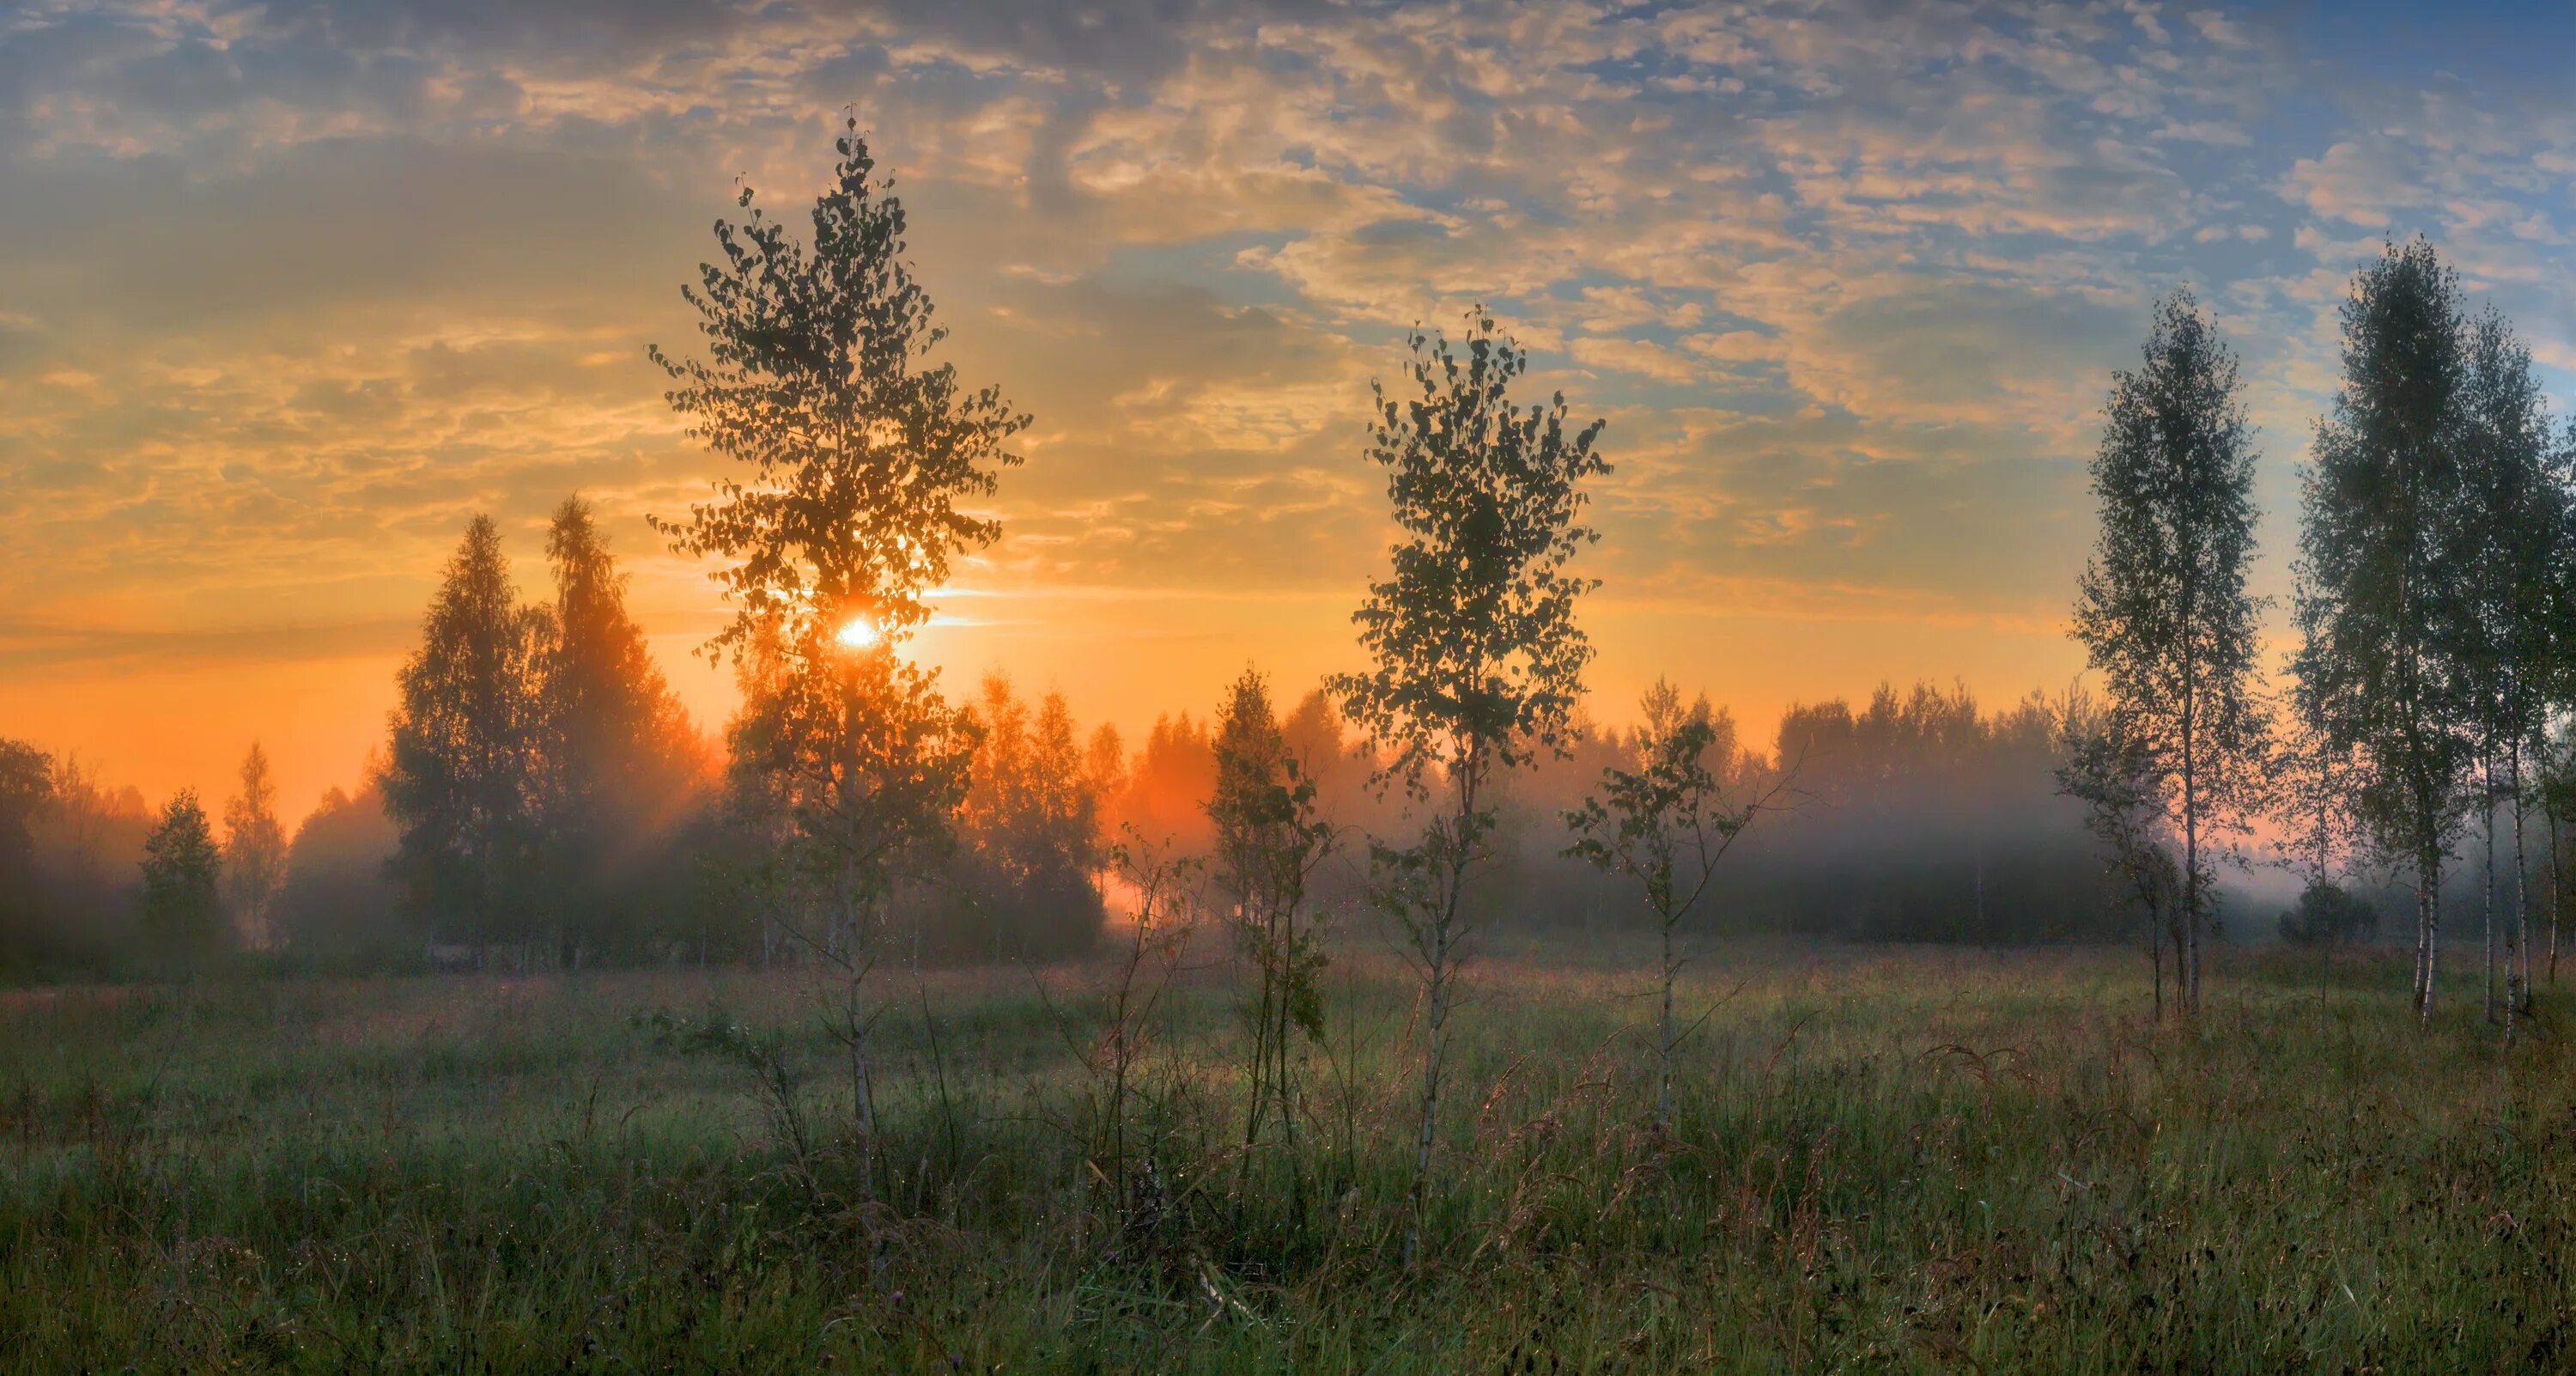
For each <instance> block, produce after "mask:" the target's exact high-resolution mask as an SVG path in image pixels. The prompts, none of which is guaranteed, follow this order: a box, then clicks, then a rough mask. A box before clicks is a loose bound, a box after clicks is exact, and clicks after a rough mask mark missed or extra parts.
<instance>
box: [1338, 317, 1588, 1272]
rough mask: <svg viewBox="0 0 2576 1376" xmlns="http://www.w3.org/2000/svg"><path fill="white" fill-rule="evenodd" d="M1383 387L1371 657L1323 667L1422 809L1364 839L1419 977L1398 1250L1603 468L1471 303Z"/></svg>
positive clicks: (1367, 642)
mask: <svg viewBox="0 0 2576 1376" xmlns="http://www.w3.org/2000/svg"><path fill="white" fill-rule="evenodd" d="M1409 342H1410V345H1411V348H1412V351H1413V359H1412V362H1411V364H1410V366H1409V367H1408V368H1407V370H1406V375H1405V377H1404V379H1403V380H1402V381H1401V382H1399V383H1398V384H1397V388H1396V390H1395V392H1394V393H1392V394H1390V393H1389V391H1388V390H1387V388H1386V386H1385V385H1384V384H1383V383H1381V384H1379V385H1378V386H1377V387H1376V389H1375V394H1376V400H1377V405H1376V410H1375V414H1374V416H1373V417H1372V419H1371V425H1370V434H1369V448H1368V456H1369V459H1370V461H1371V462H1373V463H1376V464H1377V465H1378V466H1379V467H1380V468H1382V469H1384V470H1385V472H1386V475H1387V497H1388V499H1389V503H1390V505H1391V506H1392V508H1393V512H1392V514H1393V516H1394V521H1395V525H1396V527H1397V530H1398V537H1397V540H1396V542H1395V545H1394V547H1393V548H1392V549H1391V550H1390V551H1389V563H1390V568H1389V571H1388V573H1387V575H1386V576H1385V577H1384V578H1381V579H1377V580H1374V581H1372V582H1371V583H1370V585H1369V595H1368V599H1367V600H1366V601H1365V602H1363V603H1362V604H1361V606H1360V609H1359V611H1358V612H1356V613H1355V614H1354V615H1353V617H1352V619H1353V620H1354V621H1355V622H1357V623H1358V625H1359V628H1360V644H1361V647H1362V648H1363V649H1364V650H1366V651H1367V653H1368V656H1369V659H1370V661H1371V667H1370V668H1369V669H1368V670H1366V671H1365V672H1362V673H1356V674H1346V675H1341V676H1339V677H1337V678H1335V679H1334V680H1333V686H1334V688H1335V690H1336V692H1337V693H1338V695H1339V696H1340V697H1341V698H1342V700H1343V703H1344V706H1345V710H1346V712H1347V714H1348V715H1349V717H1350V718H1351V720H1352V721H1354V722H1355V723H1357V724H1358V725H1359V727H1360V729H1361V730H1362V731H1364V732H1366V733H1367V735H1368V736H1369V738H1370V740H1371V741H1372V742H1373V743H1374V745H1375V746H1376V748H1377V751H1378V758H1379V761H1380V763H1379V767H1378V771H1377V775H1376V779H1377V783H1378V786H1379V787H1380V788H1381V789H1385V788H1388V787H1400V788H1401V789H1402V790H1403V791H1404V793H1405V794H1406V795H1407V797H1409V798H1410V799H1411V800H1412V802H1413V803H1414V804H1415V806H1416V808H1417V811H1418V814H1419V815H1420V816H1421V817H1422V818H1423V822H1422V831H1421V834H1420V835H1419V836H1418V837H1416V838H1415V839H1414V840H1412V841H1411V842H1409V843H1404V844H1395V843H1390V842H1385V841H1372V842H1371V844H1370V848H1369V849H1370V862H1371V865H1370V868H1371V872H1372V875H1373V884H1372V887H1373V889H1374V896H1375V901H1376V903H1377V905H1378V906H1379V907H1380V908H1381V909H1382V910H1383V911H1385V912H1386V913H1387V914H1388V915H1389V916H1390V917H1392V918H1393V919H1394V920H1395V922H1396V923H1397V925H1398V927H1399V928H1400V929H1401V930H1402V932H1403V934H1404V945H1405V952H1406V956H1407V959H1408V960H1409V962H1410V964H1411V965H1412V968H1413V972H1414V974H1415V976H1416V978H1417V980H1418V981H1419V983H1420V986H1421V1004H1420V1026H1421V1029H1422V1094H1421V1117H1420V1121H1419V1124H1418V1131H1417V1135H1416V1137H1415V1143H1414V1161H1413V1184H1412V1189H1411V1219H1410V1221H1409V1223H1408V1224H1407V1227H1406V1229H1405V1235H1404V1259H1405V1264H1406V1265H1407V1266H1408V1267H1409V1266H1412V1265H1415V1264H1417V1263H1418V1262H1419V1261H1420V1259H1421V1255H1422V1233H1423V1225H1424V1222H1425V1220H1426V1219H1427V1217H1428V1215H1429V1212H1430V1205H1431V1185H1432V1157H1433V1146H1434V1143H1435V1140H1436V1136H1437V1132H1438V1123H1439V1114H1440V1093H1441V1076H1442V1073H1443V1070H1444V1065H1443V1059H1442V1057H1443V1052H1444V1050H1445V1045H1446V1043H1445V1040H1444V1039H1445V1038H1446V1036H1447V1034H1448V1021H1449V1015H1450V1012H1451V1010H1452V1007H1453V1006H1454V1003H1455V1000H1456V997H1457V981H1458V975H1459V969H1460V965H1461V963H1462V962H1463V961H1464V960H1465V958H1466V956H1467V953H1468V948H1467V941H1468V938H1469V937H1470V935H1471V928H1472V926H1473V917H1474V914H1473V912H1472V910H1471V909H1470V908H1469V907H1468V906H1467V886H1468V882H1469V880H1470V879H1471V878H1472V877H1473V876H1474V874H1475V873H1476V872H1477V870H1478V869H1479V867H1480V865H1481V864H1482V862H1483V861H1484V860H1485V859H1486V857H1487V848H1488V842H1489V840H1490V838H1491V836H1492V833H1493V829H1494V825H1495V798H1494V796H1493V789H1494V786H1495V784H1496V782H1497V780H1498V778H1499V776H1500V775H1502V774H1503V773H1505V772H1507V771H1510V770H1512V769H1516V768H1518V767H1520V766H1521V765H1523V764H1525V763H1527V762H1528V761H1529V760H1530V759H1531V758H1532V756H1533V753H1534V752H1536V751H1539V750H1553V751H1558V752H1560V753H1561V752H1562V751H1563V749H1564V742H1563V738H1564V734H1565V729H1566V723H1567V721H1568V719H1569V718H1570V717H1571V715H1572V713H1573V710H1574V704H1575V701H1576V699H1577V698H1578V697H1580V696H1581V694H1582V691H1583V668H1584V665H1585V664H1587V663H1588V662H1590V660H1591V658H1592V646H1591V644H1590V642H1589V641H1587V640H1586V639H1585V638H1584V635H1583V632H1582V631H1581V630H1580V629H1579V628H1578V627H1577V626H1576V625H1575V621H1574V609H1575V604H1576V602H1577V601H1578V600H1579V599H1580V598H1581V597H1582V595H1583V594H1584V593H1586V592H1588V591H1590V590H1591V589H1592V588H1593V587H1594V586H1596V584H1595V583H1594V581H1593V580H1590V579H1587V578H1582V577H1579V576H1577V575H1575V574H1573V573H1572V572H1571V571H1570V567H1569V566H1570V565H1571V563H1572V562H1573V559H1574V555H1575V552H1576V551H1577V550H1578V549H1580V548H1581V547H1582V546H1584V545H1585V544H1588V543H1590V542H1591V541H1592V540H1594V539H1596V538H1598V537H1597V536H1596V535H1595V534H1594V532H1593V531H1592V529H1591V528H1590V527H1588V526H1585V525H1583V524H1582V523H1581V520H1580V518H1581V516H1582V513H1583V508H1584V505H1585V503H1586V501H1587V496H1586V494H1585V492H1584V490H1583V484H1584V481H1585V480H1586V479H1588V478H1591V477H1593V476H1595V475H1597V474H1600V473H1604V472H1607V471H1608V467H1609V466H1608V465H1607V464H1605V463H1604V462H1602V460H1601V459H1600V457H1599V456H1598V455H1596V454H1595V453H1594V452H1593V441H1594V440H1595V439H1596V438H1597V437H1598V436H1599V435H1600V432H1601V425H1602V423H1601V422H1600V421H1598V420H1596V421H1593V422H1592V423H1591V424H1589V425H1585V426H1582V427H1580V428H1575V427H1571V426H1569V425H1568V423H1567V407H1566V402H1565V397H1564V395H1563V394H1562V393H1558V394H1556V395H1555V396H1553V397H1551V398H1550V399H1549V400H1548V402H1547V404H1545V405H1542V406H1531V407H1529V408H1527V409H1526V410H1524V409H1522V408H1520V407H1518V406H1516V405H1515V404H1514V402H1513V400H1512V396H1511V389H1512V386H1513V384H1514V383H1516V382H1517V381H1518V380H1519V379H1520V378H1521V376H1522V375H1523V374H1524V373H1525V372H1527V370H1528V368H1529V360H1528V357H1527V355H1525V354H1524V353H1523V352H1522V351H1521V349H1520V347H1519V346H1518V345H1517V344H1515V343H1514V342H1513V341H1512V340H1511V339H1509V338H1507V337H1505V336H1504V335H1503V334H1501V333H1500V331H1499V330H1497V329H1496V327H1495V324H1494V319H1493V317H1492V316H1491V315H1489V314H1487V313H1486V312H1485V310H1484V309H1483V308H1482V307H1478V308H1476V309H1475V310H1473V311H1470V312H1469V313H1468V315H1467V320H1466V331H1465V334H1464V337H1463V338H1462V339H1460V340H1457V341H1455V342H1453V341H1451V340H1448V339H1446V338H1443V337H1441V336H1439V335H1437V334H1433V333H1426V332H1422V331H1418V330H1417V331H1416V332H1415V333H1414V334H1413V335H1412V337H1411V339H1410V341H1409Z"/></svg>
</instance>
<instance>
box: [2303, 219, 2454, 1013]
mask: <svg viewBox="0 0 2576 1376" xmlns="http://www.w3.org/2000/svg"><path fill="white" fill-rule="evenodd" d="M2463 372H2464V360H2463V358H2462V347H2461V330H2460V312H2459V287H2458V284H2457V282H2456V280H2455V279H2454V277H2453V275H2452V273H2451V271H2450V270H2449V269H2448V268H2445V267H2443V266H2442V264H2441V262H2440V261H2439V259H2438V258H2437V257H2436V256H2435V254H2434V252H2433V248H2432V245H2430V244H2428V243H2426V242H2425V241H2423V240H2422V239H2417V240H2415V241H2413V242H2411V243H2408V244H2404V245H2397V244H2391V245H2388V246H2387V248H2386V249H2385V250H2384V251H2383V252H2382V253H2381V255H2380V257H2379V260H2378V261H2377V262H2375V263H2372V264H2369V265H2367V266H2365V267H2364V268H2363V269H2362V270H2361V271H2360V273H2359V274H2358V275H2356V276H2355V277H2354V279H2353V285H2352V292H2351V295H2350V296H2348V297H2347V298H2346V299H2345V301H2344V304H2343V381H2342V385H2341V386H2340V387H2339V388H2338V389H2337V391H2336V394H2335V399H2334V406H2333V410H2332V412H2331V413H2330V414H2328V415H2327V416H2326V417H2325V418H2324V419H2322V420H2320V421H2319V422H2318V423H2317V431H2316V439H2315V443H2314V446H2313V450H2312V455H2313V462H2312V464H2311V466H2310V467H2309V470H2308V472H2307V474H2306V478H2305V482H2304V492H2303V501H2302V515H2301V531H2300V542H2299V543H2300V561H2299V566H2298V594H2297V619H2298V625H2299V629H2300V633H2301V637H2302V643H2301V645H2300V647H2299V650H2298V652H2297V656H2296V658H2295V660H2294V661H2293V665H2294V672H2295V673H2296V674H2297V675H2298V677H2299V680H2300V694H2301V696H2300V701H2301V702H2302V703H2303V704H2304V705H2305V708H2306V710H2307V711H2309V712H2310V713H2312V714H2313V723H2314V725H2315V726H2316V727H2317V729H2319V730H2320V731H2321V732H2323V733H2324V734H2325V735H2326V736H2327V737H2328V738H2329V739H2331V740H2334V741H2336V742H2338V743H2342V744H2347V745H2350V746H2351V747H2353V748H2354V750H2355V751H2356V752H2357V753H2358V756H2359V763H2360V766H2361V767H2360V769H2359V771H2358V775H2359V776H2358V778H2357V779H2356V783H2357V785H2358V787H2357V788H2356V789H2355V790H2354V794H2355V800H2356V804H2357V807H2358V809H2359V812H2360V816H2361V818H2362V820H2363V822H2364V824H2365V826H2366V828H2367V830H2368V832H2369V833H2370V835H2371V837H2372V839H2373V840H2374V841H2375V843H2376V844H2377V845H2378V846H2379V847H2380V848H2381V849H2382V850H2384V851H2386V852H2388V853H2390V854H2393V855H2395V856H2398V857H2401V858H2402V859H2403V860H2404V861H2405V862H2406V863H2408V864H2409V865H2410V866H2411V868H2412V871H2413V877H2414V881H2415V901H2416V919H2415V976H2414V1002H2415V1007H2416V1009H2417V1010H2418V1012H2419V1013H2420V1014H2421V1015H2422V1016H2423V1017H2425V1018H2426V1019H2430V1018H2431V1016H2432V1012H2433V994H2434V987H2435V980H2436V976H2437V975H2438V973H2439V971H2438V964H2439V955H2440V939H2441V888H2442V870H2443V866H2444V864H2445V862H2446V861H2447V859H2448V857H2449V853H2450V849H2451V845H2452V843H2453V841H2454V840H2455V839H2456V837H2457V834H2458V829H2459V824H2460V821H2461V819H2462V815H2463V812H2464V810H2465V808H2466V805H2467V802H2468V799H2467V797H2466V792H2465V788H2464V784H2465V781H2466V772H2467V767H2468V766H2469V765H2470V764H2471V763H2472V762H2473V761H2474V759H2475V756H2476V744H2477V743H2476V737H2475V733H2474V730H2473V726H2474V722H2473V720H2472V714H2471V712H2470V711H2469V710H2468V709H2469V707H2470V703H2469V701H2468V695H2467V693H2466V692H2465V691H2464V690H2465V684H2464V682H2463V675H2462V674H2461V672H2460V665H2459V663H2458V660H2457V656H2456V648H2457V646H2458V644H2459V643H2460V637H2459V636H2458V634H2457V633H2456V629H2455V628H2456V625H2457V621H2458V618H2459V617H2460V616H2461V614H2462V611H2463V604H2464V602H2465V600H2466V599H2465V596H2464V589H2463V588H2462V586H2461V580H2460V577H2459V570H2458V568H2457V567H2456V565H2455V564H2454V563H2453V561H2452V560H2451V559H2450V558H2449V557H2448V556H2449V554H2450V551H2449V549H2447V548H2446V543H2447V536H2448V530H2449V522H2450V520H2451V513H2452V512H2453V511H2454V510H2455V509H2456V507H2457V506H2458V504H2459V503H2460V502H2461V500H2462V496H2463V493H2462V484H2461V463H2460V442H2461V431H2462V428H2463V427H2462V420H2461V416H2462V407H2461V397H2460V392H2461V387H2462V377H2463Z"/></svg>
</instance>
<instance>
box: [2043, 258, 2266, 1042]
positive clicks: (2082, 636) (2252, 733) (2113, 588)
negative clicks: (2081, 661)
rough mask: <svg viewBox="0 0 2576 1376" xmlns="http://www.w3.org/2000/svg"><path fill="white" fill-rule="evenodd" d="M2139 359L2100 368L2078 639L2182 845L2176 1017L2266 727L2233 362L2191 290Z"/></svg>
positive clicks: (2256, 792)
mask: <svg viewBox="0 0 2576 1376" xmlns="http://www.w3.org/2000/svg"><path fill="white" fill-rule="evenodd" d="M2144 352H2145V361H2144V363H2143V364H2142V366H2140V367H2139V369H2138V370H2137V371H2136V372H2116V373H2113V374H2112V376H2111V396H2110V400H2109V402H2108V403H2107V404H2106V405H2105V407H2104V411H2105V415H2106V421H2105V424H2104V426H2103V430H2102V445H2101V449H2100V451H2099V452H2098V453H2097V454H2096V455H2095V456H2094V459H2093V493H2094V496H2095V498H2096V499H2098V500H2099V502H2100V503H2101V521H2102V530H2101V535H2100V537H2099V538H2098V540H2097V542H2096V543H2095V546H2094V553H2093V557H2092V559H2091V561H2090V562H2089V563H2088V564H2087V565H2086V566H2085V570H2084V575H2083V579H2082V582H2081V583H2080V585H2079V591H2078V593H2077V596H2076V603H2075V636H2076V638H2077V639H2079V640H2081V641H2083V642H2084V645H2085V648H2086V650H2087V652H2088V654H2089V657H2090V660H2091V664H2092V667H2093V668H2094V669H2095V670H2097V671H2099V672H2100V673H2101V675H2102V678H2103V684H2104V687H2105V689H2106V690H2107V692H2108V694H2109V696H2110V710H2111V713H2112V714H2113V715H2114V716H2116V717H2117V718H2118V719H2119V721H2120V722H2121V724H2122V726H2123V728H2124V730H2125V732H2126V737H2125V740H2126V745H2127V746H2128V747H2129V748H2130V749H2132V750H2134V752H2135V760H2134V763H2135V764H2136V765H2137V766H2138V767H2139V768H2141V769H2142V770H2143V771H2144V773H2143V776H2142V780H2143V782H2145V783H2146V784H2147V785H2148V786H2149V790H2150V797H2151V798H2152V799H2153V800H2154V801H2155V802H2157V803H2158V804H2159V805H2160V806H2162V807H2163V808H2164V809H2165V811H2166V813H2167V814H2168V815H2169V816H2170V817H2171V818H2172V819H2173V823H2174V828H2175V830H2176V831H2177V832H2179V833H2180V835H2181V838H2182V894H2181V898H2182V928H2181V932H2180V936H2181V941H2182V945H2181V948H2180V950H2179V952H2178V954H2179V956H2180V963H2179V965H2178V968H2177V973H2176V989H2177V997H2178V999H2179V1002H2180V1004H2181V1006H2182V1008H2183V1010H2184V1012H2186V1013H2191V1012H2196V1011H2198V1009H2199V1007H2200V975H2201V936H2202V931H2203V928H2204V927H2205V925H2206V923H2205V921H2204V914H2205V912H2206V907H2207V904H2206V899H2205V895H2206V894H2207V892H2208V889H2209V884H2210V873H2209V854H2208V852H2207V850H2206V849H2205V848H2204V844H2203V843H2204V841H2205V839H2206V838H2208V836H2209V835H2210V834H2211V833H2212V832H2213V831H2224V830H2237V829H2241V827H2242V825H2243V821H2244V819H2245V817H2246V816H2247V815H2249V814H2250V813H2251V812H2253V811H2254V810H2255V808H2256V807H2257V806H2258V805H2259V803H2260V792H2261V787H2262V783H2263V780H2264V777H2265V775H2264V768H2263V766H2264V764H2265V762H2266V759H2267V755H2268V750H2269V746H2268V736H2269V733H2268V722H2269V718H2268V716H2267V714H2266V712H2265V709H2264V705H2263V702H2262V700H2261V698H2260V697H2259V696H2258V695H2257V693H2258V688H2257V685H2256V683H2255V655H2256V653H2257V651H2258V648H2259V646H2260V643H2261V642H2260V639H2259V637H2258V635H2257V631H2256V626H2255V618H2256V616H2257V615H2258V614H2259V612H2260V610H2261V603H2260V601H2259V600H2258V599H2256V598H2254V597H2251V596H2249V595H2247V593H2246V591H2245V573H2246V568H2247V566H2248V565H2249V564H2250V563H2251V562H2252V559H2253V555H2254V501H2253V483H2254V454H2253V451H2252V449H2251V448H2250V447H2249V445H2248V439H2249V435H2248V432H2247V429H2246V423H2245V406H2244V403H2243V401H2242V400H2240V397H2239V394H2240V393H2241V391H2242V383H2241V382H2240V381H2239V380H2238V377H2237V372H2236V359H2235V357H2234V356H2233V355H2232V354H2230V353H2229V352H2228V349H2227V346H2226V345H2225V344H2223V343H2221V342H2220V341H2219V340H2218V339H2217V338H2216V337H2215V335H2213V334H2212V332H2211V330H2210V327H2209V322H2208V321H2207V320H2206V319H2205V318H2203V317H2202V315H2201V313H2200V308H2199V306H2198V304H2197V303H2196V302H2194V301H2193V300H2192V298H2191V295H2190V293H2188V292H2179V291H2178V292H2176V293H2174V294H2173V295H2171V296H2168V297H2166V298H2165V299H2164V300H2163V301H2161V302H2159V303H2157V306H2156V322H2155V328H2154V330H2153V332H2152V333H2150V334H2149V335H2148V338H2147V343H2146V347H2145V351H2144Z"/></svg>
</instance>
